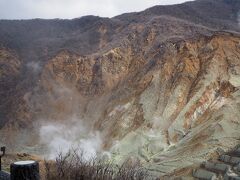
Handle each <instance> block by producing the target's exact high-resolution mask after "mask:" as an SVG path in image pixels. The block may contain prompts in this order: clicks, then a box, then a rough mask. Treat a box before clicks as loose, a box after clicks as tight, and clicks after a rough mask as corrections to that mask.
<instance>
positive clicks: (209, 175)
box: [193, 169, 217, 180]
mask: <svg viewBox="0 0 240 180" xmlns="http://www.w3.org/2000/svg"><path fill="white" fill-rule="evenodd" d="M193 177H195V178H199V179H204V180H217V175H216V174H215V173H213V172H210V171H207V170H204V169H197V170H195V171H194V172H193Z"/></svg>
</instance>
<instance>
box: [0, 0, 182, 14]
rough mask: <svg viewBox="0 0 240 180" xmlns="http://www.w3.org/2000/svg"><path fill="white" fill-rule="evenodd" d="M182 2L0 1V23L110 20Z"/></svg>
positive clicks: (172, 0)
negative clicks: (87, 18)
mask: <svg viewBox="0 0 240 180" xmlns="http://www.w3.org/2000/svg"><path fill="white" fill-rule="evenodd" d="M185 1H186V0H0V19H32V18H45V19H50V18H63V19H71V18H77V17H81V16H84V15H97V16H103V17H113V16H116V15H119V14H122V13H125V12H133V11H141V10H144V9H146V8H148V7H151V6H154V5H165V4H176V3H182V2H185Z"/></svg>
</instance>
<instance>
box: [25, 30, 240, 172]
mask: <svg viewBox="0 0 240 180" xmlns="http://www.w3.org/2000/svg"><path fill="white" fill-rule="evenodd" d="M151 44H152V43H146V46H142V47H141V51H134V47H133V46H132V44H130V43H129V44H126V43H124V44H121V45H120V46H119V47H115V48H113V49H110V50H108V51H106V52H103V53H99V54H94V55H90V56H81V55H78V54H75V53H73V52H69V51H61V52H59V53H58V54H57V55H56V56H55V57H54V58H52V59H50V60H49V62H48V63H47V64H46V65H45V67H44V69H43V71H42V74H41V76H40V79H39V82H38V85H37V87H36V88H35V90H34V91H32V92H29V93H28V98H27V102H28V105H29V107H31V112H32V114H33V117H35V118H37V117H41V119H45V120H46V119H47V120H48V121H54V122H56V121H57V122H62V123H67V121H68V119H70V118H71V117H72V116H73V114H74V116H76V117H78V118H79V119H81V120H83V121H84V122H85V123H86V124H87V126H88V128H89V130H97V131H99V132H101V138H102V140H103V141H102V144H101V146H102V149H103V150H107V151H110V152H111V153H112V157H111V158H112V159H114V160H115V162H121V161H123V160H124V159H125V158H126V157H129V156H133V157H137V158H139V159H140V160H141V161H142V162H143V163H144V164H145V166H146V167H147V168H148V169H149V170H151V171H152V172H153V174H155V173H156V174H157V175H164V174H168V173H171V172H173V171H174V170H176V169H179V168H182V167H188V166H191V165H192V164H197V163H200V162H202V161H203V160H205V159H209V158H210V157H211V156H214V155H215V153H216V152H217V149H218V148H223V149H225V150H227V149H229V148H231V147H234V146H235V145H236V144H238V143H239V137H240V132H239V128H240V127H239V125H240V124H239V123H240V91H239V87H240V81H239V79H240V77H239V76H240V38H239V36H236V35H233V34H229V33H217V34H215V35H212V36H199V37H197V38H194V39H189V40H181V41H169V42H166V43H164V44H161V45H160V46H159V47H158V48H157V49H155V50H154V51H153V52H151V56H150V55H147V51H148V49H149V48H151V47H150V45H151ZM144 54H146V55H144ZM37 122H38V121H37Z"/></svg>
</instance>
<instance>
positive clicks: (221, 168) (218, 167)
mask: <svg viewBox="0 0 240 180" xmlns="http://www.w3.org/2000/svg"><path fill="white" fill-rule="evenodd" d="M204 167H205V168H206V169H208V170H211V171H217V172H219V173H225V172H227V171H228V170H229V169H230V168H231V167H230V166H229V165H227V164H224V163H213V162H205V163H204Z"/></svg>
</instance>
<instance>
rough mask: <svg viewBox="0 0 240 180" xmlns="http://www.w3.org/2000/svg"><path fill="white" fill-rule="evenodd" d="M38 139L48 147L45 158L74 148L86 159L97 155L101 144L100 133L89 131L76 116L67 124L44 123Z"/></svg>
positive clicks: (50, 157) (53, 156)
mask: <svg viewBox="0 0 240 180" xmlns="http://www.w3.org/2000/svg"><path fill="white" fill-rule="evenodd" d="M40 140H41V142H42V143H43V144H44V145H45V146H47V148H48V153H47V156H46V158H49V159H53V158H55V157H56V155H57V154H58V153H59V152H61V153H63V154H64V153H67V152H68V151H69V150H71V149H74V150H77V151H79V153H82V155H83V158H84V160H86V161H88V160H90V159H91V158H93V157H95V156H97V154H98V153H99V152H100V151H101V144H102V140H101V136H100V133H99V132H92V131H90V130H89V129H88V128H87V127H86V126H85V125H84V124H83V121H81V120H78V119H76V118H73V119H72V120H71V121H67V124H62V123H61V124H60V123H44V124H43V125H42V126H41V128H40Z"/></svg>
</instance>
